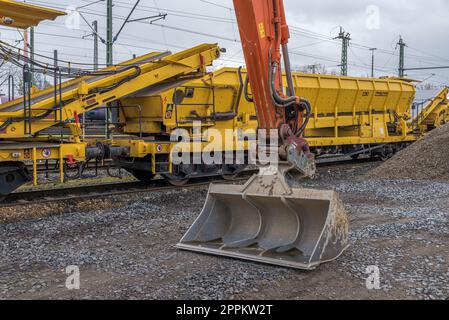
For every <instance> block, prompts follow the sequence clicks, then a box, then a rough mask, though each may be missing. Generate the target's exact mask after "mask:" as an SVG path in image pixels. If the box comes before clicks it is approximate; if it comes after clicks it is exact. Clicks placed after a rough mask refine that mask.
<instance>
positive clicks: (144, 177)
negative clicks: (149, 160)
mask: <svg viewBox="0 0 449 320" xmlns="http://www.w3.org/2000/svg"><path fill="white" fill-rule="evenodd" d="M131 174H132V175H133V176H134V178H136V179H137V180H139V181H141V182H144V183H150V182H151V180H153V178H154V174H152V173H150V172H148V171H141V170H132V171H131Z"/></svg>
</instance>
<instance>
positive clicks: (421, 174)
mask: <svg viewBox="0 0 449 320" xmlns="http://www.w3.org/2000/svg"><path fill="white" fill-rule="evenodd" d="M367 176H368V177H369V178H374V179H411V180H441V181H449V124H447V125H445V126H442V127H440V128H438V129H435V130H433V131H431V132H430V133H429V134H428V135H426V136H425V137H423V138H422V139H420V140H418V141H417V142H415V143H413V144H412V145H411V146H409V147H408V148H406V149H404V150H402V151H401V152H399V153H398V154H396V155H395V156H394V157H393V158H391V159H390V160H388V161H386V162H385V163H383V164H382V165H380V166H379V167H377V168H375V169H373V170H372V171H370V172H368V174H367Z"/></svg>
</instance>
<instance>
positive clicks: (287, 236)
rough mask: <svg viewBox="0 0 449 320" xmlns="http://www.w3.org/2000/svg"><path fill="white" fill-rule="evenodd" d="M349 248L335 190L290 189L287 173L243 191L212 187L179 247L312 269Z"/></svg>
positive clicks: (262, 177) (265, 177) (254, 181)
mask: <svg viewBox="0 0 449 320" xmlns="http://www.w3.org/2000/svg"><path fill="white" fill-rule="evenodd" d="M347 246H348V218H347V215H346V212H345V209H344V207H343V204H342V202H341V201H340V199H339V196H338V194H337V193H336V192H334V191H322V190H309V189H298V188H291V187H290V186H289V185H288V184H287V182H286V180H285V177H284V175H283V174H281V173H277V174H273V175H271V174H264V173H259V174H258V175H255V176H253V177H252V178H251V179H250V180H249V181H248V182H247V183H246V184H245V185H244V186H237V185H211V186H210V189H209V194H208V196H207V200H206V204H205V206H204V209H203V211H202V213H201V214H200V216H199V217H198V219H197V220H196V221H195V222H194V224H193V225H192V226H191V228H190V229H189V230H188V231H187V233H186V234H185V235H184V237H183V238H182V239H181V241H180V243H179V244H178V245H177V247H178V248H180V249H184V250H189V251H196V252H202V253H208V254H215V255H221V256H227V257H233V258H240V259H245V260H252V261H256V262H262V263H268V264H273V265H279V266H285V267H291V268H296V269H304V270H312V269H315V268H316V267H317V266H318V265H320V264H321V263H324V262H328V261H332V260H334V259H336V258H338V257H339V256H340V255H341V254H342V253H343V252H344V250H345V249H346V248H347Z"/></svg>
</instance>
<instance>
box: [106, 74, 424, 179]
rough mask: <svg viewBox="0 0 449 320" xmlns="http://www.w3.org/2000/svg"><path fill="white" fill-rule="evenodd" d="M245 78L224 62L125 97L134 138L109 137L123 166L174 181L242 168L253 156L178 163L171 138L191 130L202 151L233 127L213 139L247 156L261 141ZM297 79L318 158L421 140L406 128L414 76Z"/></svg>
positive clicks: (125, 117)
mask: <svg viewBox="0 0 449 320" xmlns="http://www.w3.org/2000/svg"><path fill="white" fill-rule="evenodd" d="M245 79H246V72H245V71H244V70H241V69H240V72H239V69H235V68H223V69H220V70H217V71H215V72H213V73H211V74H209V75H207V76H205V77H203V78H202V79H196V80H193V81H190V82H185V83H183V84H180V85H179V86H178V87H176V88H171V89H169V90H166V91H164V92H162V93H160V94H156V95H152V94H144V95H135V96H133V97H127V98H124V99H120V100H119V106H120V107H119V110H120V111H119V117H118V123H119V127H120V132H121V133H124V134H131V135H134V136H135V138H133V139H127V140H115V141H114V142H113V143H111V145H110V147H111V148H112V150H115V151H113V152H112V155H113V156H114V158H115V161H116V163H117V165H118V166H120V167H122V168H125V169H127V170H128V171H130V172H131V173H133V174H134V175H135V176H136V177H137V178H138V179H140V180H143V181H146V180H149V179H151V178H152V177H153V176H154V175H155V174H162V175H164V176H165V177H166V178H168V179H169V180H170V181H171V182H172V183H174V184H182V183H185V182H186V181H187V180H188V179H189V178H191V177H197V176H203V175H210V174H217V173H221V174H223V175H224V176H225V177H233V176H234V175H236V174H238V173H239V172H241V171H242V170H243V169H244V168H245V166H246V164H247V162H245V164H238V165H237V164H236V165H229V164H228V165H226V164H225V165H218V164H213V165H210V164H209V165H206V164H202V163H196V164H195V165H181V166H174V167H173V168H172V167H171V162H170V156H171V154H172V152H171V151H170V150H172V151H173V149H174V146H175V144H177V145H179V144H178V142H177V141H175V142H173V141H170V135H171V133H172V132H173V131H174V130H176V129H179V128H183V129H187V130H188V132H189V133H190V137H191V138H192V140H195V138H197V139H201V141H202V142H201V146H199V145H198V147H197V150H196V151H197V152H198V153H200V152H201V151H202V150H204V149H205V148H210V142H213V141H214V138H211V137H210V136H209V131H210V129H211V128H214V129H216V130H217V131H219V132H220V133H221V134H222V136H226V135H225V131H226V130H229V129H231V130H234V132H235V134H234V136H231V137H229V136H226V137H227V139H225V140H224V142H222V144H221V145H215V144H214V143H212V144H213V147H212V148H213V150H214V151H215V152H221V153H222V154H224V153H225V152H234V153H236V152H237V151H242V152H244V153H245V161H247V160H248V152H249V148H250V143H251V142H256V135H255V134H254V133H255V132H256V130H257V118H256V113H255V109H254V105H253V103H252V102H250V101H251V92H250V89H249V88H246V87H245V82H246V83H247V81H245ZM293 80H294V83H295V87H296V91H297V92H300V93H301V96H303V97H304V98H306V99H307V100H308V101H310V103H311V106H312V115H311V117H310V120H309V122H308V124H307V127H306V131H305V136H306V138H307V141H308V142H309V145H310V146H311V148H312V150H313V152H314V153H315V154H316V155H317V156H322V155H326V154H347V155H351V156H352V157H354V158H357V157H358V156H359V155H360V154H369V155H371V156H378V157H381V158H382V159H386V158H388V157H390V156H391V155H392V154H393V153H394V152H396V151H398V150H400V149H402V148H403V147H405V146H406V145H408V144H409V143H411V142H413V141H415V140H416V136H414V135H411V134H408V127H407V120H408V119H409V118H410V114H409V112H410V107H411V104H412V101H413V99H414V96H415V92H416V90H415V87H414V86H413V84H412V83H411V82H409V81H403V80H400V79H394V78H384V79H370V78H353V77H338V76H329V75H312V74H300V73H296V74H295V73H294V74H293ZM139 137H143V138H139ZM239 143H240V144H239ZM233 145H234V146H235V145H239V147H238V148H236V147H233ZM178 148H179V147H178ZM190 150H193V146H190ZM174 152H176V150H175V151H174ZM194 153H195V152H193V151H192V157H194Z"/></svg>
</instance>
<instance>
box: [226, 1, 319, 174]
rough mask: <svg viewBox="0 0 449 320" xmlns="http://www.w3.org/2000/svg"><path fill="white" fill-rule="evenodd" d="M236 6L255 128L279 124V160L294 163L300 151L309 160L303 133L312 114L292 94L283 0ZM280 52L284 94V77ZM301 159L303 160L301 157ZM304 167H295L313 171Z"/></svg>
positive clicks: (306, 106) (267, 128)
mask: <svg viewBox="0 0 449 320" xmlns="http://www.w3.org/2000/svg"><path fill="white" fill-rule="evenodd" d="M234 8H235V12H236V16H237V22H238V26H239V30H240V38H241V41H242V47H243V52H244V56H245V61H246V65H247V69H248V77H249V83H250V84H251V91H252V93H253V98H252V99H253V101H254V104H255V107H256V112H257V117H258V122H259V130H260V129H265V130H267V131H268V130H273V129H276V130H278V132H279V139H280V144H279V145H280V148H279V155H280V158H281V160H288V161H289V162H291V163H292V164H294V165H295V167H298V166H297V164H298V163H299V162H298V158H299V157H301V156H302V157H304V156H305V157H306V158H307V159H308V160H309V161H308V162H313V155H312V154H311V153H310V150H309V147H308V144H307V142H306V141H305V139H304V138H303V137H302V135H303V132H304V129H305V127H306V125H307V122H308V117H309V115H310V104H309V102H307V101H306V100H304V99H300V98H299V97H297V96H296V94H295V89H294V84H293V79H292V76H291V69H290V59H289V54H288V41H289V38H290V32H289V27H288V25H287V22H286V18H285V10H284V4H283V1H282V0H234ZM282 58H283V60H284V70H285V73H286V77H287V87H288V90H287V92H286V93H287V94H285V93H284V86H283V83H282V69H281V65H282ZM247 83H248V82H247ZM247 83H246V85H247ZM293 149H294V151H295V152H292V150H293ZM294 158H296V159H294ZM300 162H301V163H303V164H304V161H300ZM307 168H309V169H307ZM307 168H306V167H304V166H302V168H297V169H300V171H302V173H303V174H305V175H313V173H314V166H308V167H307ZM311 168H313V169H312V170H311Z"/></svg>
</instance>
